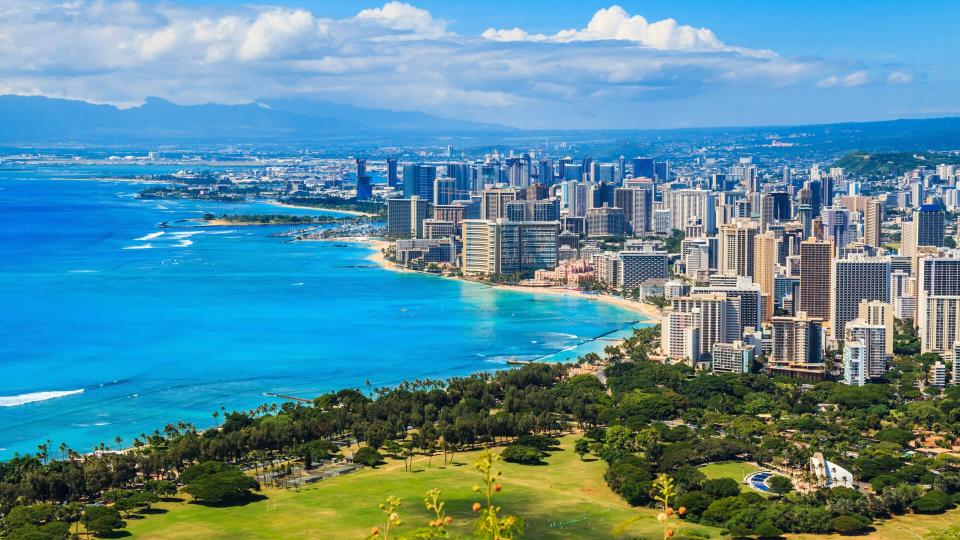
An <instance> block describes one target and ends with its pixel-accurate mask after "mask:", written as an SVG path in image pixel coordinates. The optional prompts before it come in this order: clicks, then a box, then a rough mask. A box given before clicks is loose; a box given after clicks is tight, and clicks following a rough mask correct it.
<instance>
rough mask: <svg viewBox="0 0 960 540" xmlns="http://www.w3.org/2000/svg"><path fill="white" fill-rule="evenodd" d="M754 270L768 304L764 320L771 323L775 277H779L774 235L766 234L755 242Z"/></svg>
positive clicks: (765, 304)
mask: <svg viewBox="0 0 960 540" xmlns="http://www.w3.org/2000/svg"><path fill="white" fill-rule="evenodd" d="M754 242H755V244H756V245H755V247H754V256H753V261H754V268H753V280H754V281H755V282H756V283H757V285H760V292H761V293H762V294H763V295H764V297H765V299H766V302H765V303H764V306H765V308H766V309H764V314H763V320H764V321H769V320H770V318H771V317H773V307H774V299H775V289H774V284H775V277H776V275H777V238H776V237H775V236H774V235H773V234H772V233H769V232H767V233H764V234H761V235H759V236H757V237H756V238H755V240H754Z"/></svg>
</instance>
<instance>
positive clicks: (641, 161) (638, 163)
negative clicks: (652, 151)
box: [633, 157, 654, 178]
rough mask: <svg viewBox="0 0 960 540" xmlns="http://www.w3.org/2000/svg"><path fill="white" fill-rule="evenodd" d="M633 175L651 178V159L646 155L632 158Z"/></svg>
mask: <svg viewBox="0 0 960 540" xmlns="http://www.w3.org/2000/svg"><path fill="white" fill-rule="evenodd" d="M633 177H634V178H653V177H654V170H653V159H651V158H648V157H635V158H633Z"/></svg>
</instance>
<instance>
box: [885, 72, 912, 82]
mask: <svg viewBox="0 0 960 540" xmlns="http://www.w3.org/2000/svg"><path fill="white" fill-rule="evenodd" d="M887 82H888V83H890V84H910V83H912V82H913V74H912V73H907V72H906V71H892V72H890V74H889V75H887Z"/></svg>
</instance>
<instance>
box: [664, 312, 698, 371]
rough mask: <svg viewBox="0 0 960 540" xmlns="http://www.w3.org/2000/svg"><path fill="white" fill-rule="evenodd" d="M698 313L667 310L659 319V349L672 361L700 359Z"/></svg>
mask: <svg viewBox="0 0 960 540" xmlns="http://www.w3.org/2000/svg"><path fill="white" fill-rule="evenodd" d="M700 322H701V317H700V311H699V309H693V310H691V311H673V310H672V309H671V308H667V310H666V311H664V313H663V316H662V317H661V323H660V328H661V330H660V348H661V350H662V351H663V354H664V356H666V357H668V358H673V359H689V360H692V361H697V360H699V359H700V326H699V325H700Z"/></svg>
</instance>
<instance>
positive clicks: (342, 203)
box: [278, 195, 387, 218]
mask: <svg viewBox="0 0 960 540" xmlns="http://www.w3.org/2000/svg"><path fill="white" fill-rule="evenodd" d="M278 201H279V202H281V203H282V204H289V205H291V206H308V207H311V208H327V209H331V210H344V211H348V212H361V213H364V214H370V215H373V216H379V217H384V218H385V217H386V216H387V207H386V205H384V204H381V203H376V202H370V201H358V200H357V199H356V198H350V199H344V198H341V197H333V196H325V195H309V196H300V195H290V196H286V197H281V198H279V199H278Z"/></svg>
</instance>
